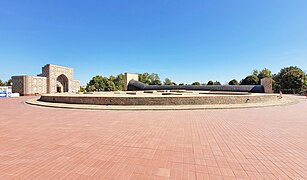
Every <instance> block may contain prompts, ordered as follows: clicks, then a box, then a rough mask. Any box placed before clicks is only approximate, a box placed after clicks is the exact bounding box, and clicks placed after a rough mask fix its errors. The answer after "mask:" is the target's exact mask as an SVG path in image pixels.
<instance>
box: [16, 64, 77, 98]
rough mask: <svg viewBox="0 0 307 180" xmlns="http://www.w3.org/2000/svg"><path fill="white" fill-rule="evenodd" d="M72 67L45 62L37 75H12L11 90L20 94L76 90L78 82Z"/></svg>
mask: <svg viewBox="0 0 307 180" xmlns="http://www.w3.org/2000/svg"><path fill="white" fill-rule="evenodd" d="M73 71H74V69H73V68H68V67H64V66H58V65H54V64H47V65H45V66H44V67H43V68H42V73H41V74H38V75H37V76H12V83H13V86H12V91H13V92H14V93H20V94H21V95H36V94H46V93H48V94H49V93H64V92H70V93H73V92H78V91H79V89H80V82H79V81H78V80H74V78H73V76H74V74H73Z"/></svg>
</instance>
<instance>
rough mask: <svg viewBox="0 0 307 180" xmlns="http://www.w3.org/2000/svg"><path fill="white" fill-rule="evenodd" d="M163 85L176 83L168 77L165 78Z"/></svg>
mask: <svg viewBox="0 0 307 180" xmlns="http://www.w3.org/2000/svg"><path fill="white" fill-rule="evenodd" d="M163 85H176V84H175V83H174V82H173V81H172V80H170V79H169V78H165V80H164V82H163Z"/></svg>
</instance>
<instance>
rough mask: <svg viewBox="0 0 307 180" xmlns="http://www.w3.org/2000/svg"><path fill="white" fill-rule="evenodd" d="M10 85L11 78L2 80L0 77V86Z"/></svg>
mask: <svg viewBox="0 0 307 180" xmlns="http://www.w3.org/2000/svg"><path fill="white" fill-rule="evenodd" d="M11 85H12V79H9V80H7V81H4V82H3V81H2V80H1V79H0V86H11Z"/></svg>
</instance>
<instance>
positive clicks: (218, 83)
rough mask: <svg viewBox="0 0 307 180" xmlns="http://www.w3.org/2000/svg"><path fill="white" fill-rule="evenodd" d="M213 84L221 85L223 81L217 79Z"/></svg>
mask: <svg viewBox="0 0 307 180" xmlns="http://www.w3.org/2000/svg"><path fill="white" fill-rule="evenodd" d="M213 85H221V83H220V82H219V81H215V82H213Z"/></svg>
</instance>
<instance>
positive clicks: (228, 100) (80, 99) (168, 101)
mask: <svg viewBox="0 0 307 180" xmlns="http://www.w3.org/2000/svg"><path fill="white" fill-rule="evenodd" d="M39 100H40V101H46V102H55V103H71V104H92V105H205V104H244V103H262V102H268V101H276V100H278V96H277V95H274V94H250V95H214V94H213V95H197V96H187V95H164V96H154V95H153V96H138V95H128V96H117V95H114V96H103V95H100V96H99V95H93V94H92V95H48V94H47V95H42V96H41V98H40V99H39Z"/></svg>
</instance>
